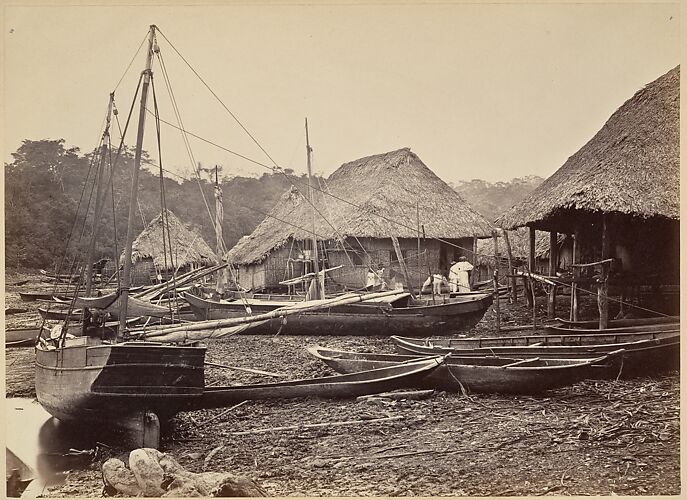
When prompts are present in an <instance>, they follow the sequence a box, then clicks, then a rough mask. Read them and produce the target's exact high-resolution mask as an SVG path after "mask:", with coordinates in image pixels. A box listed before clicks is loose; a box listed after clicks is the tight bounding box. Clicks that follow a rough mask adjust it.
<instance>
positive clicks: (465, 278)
mask: <svg viewBox="0 0 687 500" xmlns="http://www.w3.org/2000/svg"><path fill="white" fill-rule="evenodd" d="M473 269H474V268H473V266H472V264H470V263H469V262H468V258H467V257H465V256H461V257H459V258H458V262H455V261H452V262H451V268H450V269H449V272H448V280H449V283H450V284H451V291H452V292H469V291H470V271H472V270H473Z"/></svg>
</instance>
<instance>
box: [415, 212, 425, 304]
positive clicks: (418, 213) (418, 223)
mask: <svg viewBox="0 0 687 500" xmlns="http://www.w3.org/2000/svg"><path fill="white" fill-rule="evenodd" d="M415 208H416V215H417V259H416V260H415V272H416V273H417V279H418V280H420V282H419V283H418V292H417V295H418V297H419V296H421V295H422V283H423V282H424V280H423V279H422V272H420V202H419V201H417V202H415Z"/></svg>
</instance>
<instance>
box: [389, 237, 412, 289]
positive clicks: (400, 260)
mask: <svg viewBox="0 0 687 500" xmlns="http://www.w3.org/2000/svg"><path fill="white" fill-rule="evenodd" d="M391 243H392V244H393V245H394V251H395V252H396V258H397V259H398V265H399V266H401V270H402V271H403V275H404V276H405V278H406V283H407V284H408V291H409V292H410V295H411V296H412V297H413V298H415V293H414V291H413V283H412V282H411V281H410V274H409V273H408V268H407V267H406V261H405V259H404V258H403V252H402V251H401V245H400V243H399V242H398V238H396V236H392V237H391Z"/></svg>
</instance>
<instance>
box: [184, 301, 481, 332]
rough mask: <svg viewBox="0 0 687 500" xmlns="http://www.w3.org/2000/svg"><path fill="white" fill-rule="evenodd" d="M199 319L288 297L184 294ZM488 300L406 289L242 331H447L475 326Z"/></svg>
mask: <svg viewBox="0 0 687 500" xmlns="http://www.w3.org/2000/svg"><path fill="white" fill-rule="evenodd" d="M184 298H185V299H186V301H187V302H188V303H189V304H190V306H191V309H192V310H193V312H194V314H195V316H196V318H197V319H198V320H209V319H224V318H240V317H245V316H247V315H248V313H247V312H246V305H248V306H250V309H251V310H250V314H262V313H266V312H271V311H274V310H275V309H277V308H279V307H284V306H287V305H292V304H293V302H291V301H264V300H255V299H252V300H250V299H244V300H234V301H225V300H221V301H217V300H209V299H203V298H200V297H197V296H195V295H191V294H188V293H187V294H184ZM492 301H493V296H492V295H491V294H475V295H470V296H466V297H456V298H448V297H442V298H441V300H439V299H437V301H436V303H433V301H432V299H431V298H429V299H414V298H412V297H411V296H410V294H407V293H405V294H399V295H395V296H394V297H393V298H392V299H390V300H378V301H374V302H367V301H366V302H360V303H356V304H348V305H340V306H333V307H331V308H329V309H325V310H318V311H308V312H302V313H298V314H293V315H290V316H289V317H288V318H287V319H286V321H283V320H282V319H281V318H274V319H271V320H269V321H267V322H265V323H263V324H261V325H259V326H256V327H255V328H252V329H250V330H248V331H247V333H267V334H276V333H277V332H280V333H281V334H285V335H384V336H390V335H415V336H426V335H450V334H451V333H456V332H459V331H463V330H467V329H469V328H472V327H473V326H475V325H476V324H477V323H478V322H479V321H480V320H481V319H482V317H483V316H484V313H485V312H486V311H487V309H488V308H489V306H490V305H491V303H492Z"/></svg>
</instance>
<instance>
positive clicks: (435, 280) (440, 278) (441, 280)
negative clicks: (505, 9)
mask: <svg viewBox="0 0 687 500" xmlns="http://www.w3.org/2000/svg"><path fill="white" fill-rule="evenodd" d="M442 285H445V286H446V287H448V280H447V279H446V276H444V275H443V274H440V273H434V274H432V275H431V276H430V277H429V278H427V279H426V280H425V282H424V283H423V284H422V293H427V292H429V288H430V287H432V293H433V294H434V295H440V294H441V287H442Z"/></svg>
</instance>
